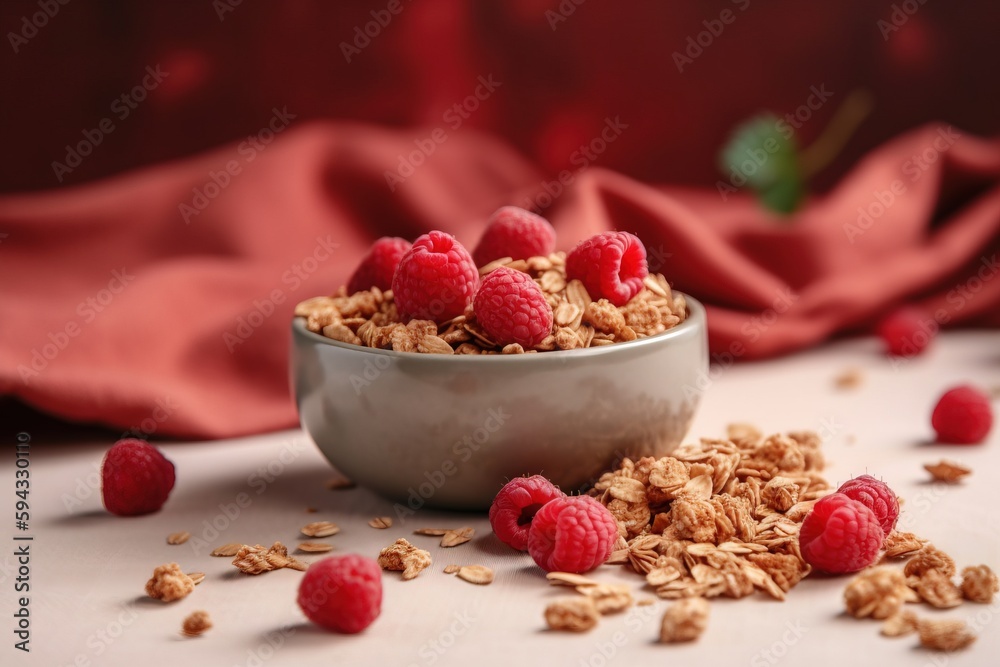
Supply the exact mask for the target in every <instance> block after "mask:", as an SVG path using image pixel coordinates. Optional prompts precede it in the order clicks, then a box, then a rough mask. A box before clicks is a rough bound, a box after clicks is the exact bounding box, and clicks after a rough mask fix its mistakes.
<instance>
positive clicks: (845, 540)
mask: <svg viewBox="0 0 1000 667" xmlns="http://www.w3.org/2000/svg"><path fill="white" fill-rule="evenodd" d="M884 538H885V533H883V532H882V528H881V526H879V521H878V517H876V516H875V513H874V512H872V511H871V510H870V509H868V508H867V507H865V506H864V505H862V504H861V503H859V502H858V501H856V500H852V499H851V498H849V497H848V496H846V495H844V494H843V493H832V494H830V495H828V496H825V497H823V498H821V499H820V500H819V501H818V502H817V503H816V504H815V505H813V508H812V510H811V511H810V512H809V514H807V515H806V518H805V519H804V520H803V521H802V527H801V528H800V529H799V550H800V551H801V552H802V558H804V559H805V561H806V562H807V563H809V564H810V565H812V566H813V567H815V568H816V569H818V570H823V571H824V572H830V573H832V574H841V573H844V572H857V571H858V570H863V569H864V568H866V567H868V566H869V565H871V564H872V563H874V562H875V559H876V558H877V557H878V551H879V549H881V548H882V540H883V539H884Z"/></svg>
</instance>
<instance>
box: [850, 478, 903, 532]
mask: <svg viewBox="0 0 1000 667" xmlns="http://www.w3.org/2000/svg"><path fill="white" fill-rule="evenodd" d="M837 493H843V494H844V495H845V496H847V497H848V498H850V499H851V500H856V501H858V502H859V503H861V504H862V505H864V506H865V507H867V508H868V509H870V510H871V511H872V513H874V514H875V518H877V519H878V524H879V526H881V528H882V532H883V533H885V534H886V535H888V534H889V533H890V532H892V529H893V528H895V527H896V519H898V518H899V501H898V500H896V494H895V493H893V492H892V489H890V488H889V486H888V485H887V484H886V483H885V482H883V481H882V480H880V479H875V478H874V477H872V476H871V475H862V476H861V477H855V478H854V479H852V480H849V481H847V482H844V483H843V484H841V485H840V488H839V489H837Z"/></svg>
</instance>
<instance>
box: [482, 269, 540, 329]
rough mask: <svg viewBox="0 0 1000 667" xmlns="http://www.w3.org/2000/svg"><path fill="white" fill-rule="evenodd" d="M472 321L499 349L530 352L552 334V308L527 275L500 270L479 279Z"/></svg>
mask: <svg viewBox="0 0 1000 667" xmlns="http://www.w3.org/2000/svg"><path fill="white" fill-rule="evenodd" d="M474 308H475V311H476V319H477V320H479V323H480V324H481V325H482V326H483V329H485V330H486V333H488V334H489V335H490V336H491V337H492V338H493V340H495V341H496V342H497V343H499V344H500V345H509V344H511V343H518V344H519V345H521V346H522V347H524V348H525V349H530V348H532V347H534V346H536V345H538V344H539V343H540V342H542V339H543V338H545V337H546V336H548V335H549V334H550V333H552V307H551V306H550V305H549V302H548V301H546V300H545V294H544V293H542V288H541V287H539V286H538V283H536V282H535V281H534V280H532V279H531V276H529V275H528V274H527V273H522V272H521V271H515V270H514V269H509V268H507V267H506V266H501V267H499V268H497V269H494V270H493V271H491V272H490V273H488V274H487V275H486V277H485V278H483V284H482V285H481V286H480V287H479V291H478V292H476V300H475V303H474Z"/></svg>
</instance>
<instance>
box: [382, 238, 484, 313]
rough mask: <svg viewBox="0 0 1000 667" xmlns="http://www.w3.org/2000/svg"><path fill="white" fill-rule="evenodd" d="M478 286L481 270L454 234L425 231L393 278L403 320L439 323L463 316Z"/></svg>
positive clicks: (397, 306)
mask: <svg viewBox="0 0 1000 667" xmlns="http://www.w3.org/2000/svg"><path fill="white" fill-rule="evenodd" d="M478 286H479V271H478V270H476V265H475V263H474V262H473V261H472V257H471V256H470V255H469V251H468V250H466V249H465V248H464V247H462V244H460V243H459V242H458V241H457V240H456V239H455V237H454V236H452V235H451V234H445V233H444V232H436V231H435V232H431V233H429V234H424V235H423V236H421V237H420V238H418V239H417V240H416V241H414V242H413V247H412V248H410V250H409V251H408V252H407V253H406V254H405V255H403V258H402V259H401V260H399V266H398V267H396V274H395V275H394V276H393V278H392V293H393V295H394V298H395V300H396V308H397V309H398V310H399V314H400V316H401V317H402V318H403V319H404V320H410V319H419V320H433V321H435V322H437V323H438V324H442V323H444V322H447V321H448V320H450V319H452V318H454V317H457V316H459V315H461V314H462V313H463V312H464V311H465V307H466V306H467V305H469V304H470V303H472V298H473V296H474V295H475V293H476V287H478Z"/></svg>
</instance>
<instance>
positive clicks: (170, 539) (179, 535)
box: [167, 530, 191, 544]
mask: <svg viewBox="0 0 1000 667" xmlns="http://www.w3.org/2000/svg"><path fill="white" fill-rule="evenodd" d="M189 539H191V533H189V532H187V531H186V530H181V531H178V532H176V533H170V534H169V535H167V544H184V543H185V542H187V541H188V540H189Z"/></svg>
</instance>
